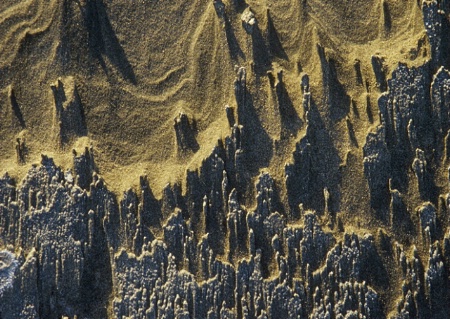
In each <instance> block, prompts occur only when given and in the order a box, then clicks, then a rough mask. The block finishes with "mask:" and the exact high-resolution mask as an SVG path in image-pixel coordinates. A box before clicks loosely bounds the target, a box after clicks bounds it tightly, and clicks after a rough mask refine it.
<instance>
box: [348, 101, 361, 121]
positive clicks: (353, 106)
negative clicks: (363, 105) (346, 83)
mask: <svg viewBox="0 0 450 319" xmlns="http://www.w3.org/2000/svg"><path fill="white" fill-rule="evenodd" d="M350 103H351V105H352V111H353V114H355V116H356V117H357V118H359V111H358V105H357V104H356V101H355V100H353V99H351V101H350Z"/></svg>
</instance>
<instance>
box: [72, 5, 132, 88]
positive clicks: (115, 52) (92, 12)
mask: <svg viewBox="0 0 450 319" xmlns="http://www.w3.org/2000/svg"><path fill="white" fill-rule="evenodd" d="M80 9H81V13H82V15H83V19H84V25H85V27H86V29H87V31H88V45H89V49H90V50H91V52H92V54H93V55H94V56H95V58H96V59H97V60H98V61H99V63H100V65H101V66H102V68H103V70H104V71H105V73H108V68H107V66H106V63H105V60H104V58H103V56H106V57H107V58H108V60H109V61H110V62H111V64H113V65H114V67H115V68H116V69H117V70H118V71H119V72H120V74H121V75H122V77H124V78H125V79H126V80H128V81H130V82H131V83H133V84H136V76H135V74H134V71H133V68H132V66H131V64H130V62H129V61H128V58H127V56H126V54H125V51H124V49H123V48H122V46H121V45H120V43H119V40H118V39H117V36H116V34H115V32H114V30H113V27H112V25H111V22H110V20H109V18H108V13H107V11H106V7H105V4H104V3H103V1H102V0H88V1H87V2H86V4H84V5H80Z"/></svg>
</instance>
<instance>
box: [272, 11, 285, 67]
mask: <svg viewBox="0 0 450 319" xmlns="http://www.w3.org/2000/svg"><path fill="white" fill-rule="evenodd" d="M267 38H268V39H267V40H268V42H269V50H270V53H271V54H272V55H273V56H276V57H278V58H280V59H284V60H289V57H288V55H287V54H286V51H284V49H283V45H282V44H281V41H280V37H279V36H278V32H277V30H276V29H275V25H274V24H273V20H272V17H271V16H270V12H269V10H267Z"/></svg>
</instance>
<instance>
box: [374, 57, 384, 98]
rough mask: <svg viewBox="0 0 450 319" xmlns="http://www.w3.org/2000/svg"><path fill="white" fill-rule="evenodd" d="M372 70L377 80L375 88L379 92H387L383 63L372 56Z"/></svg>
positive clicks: (380, 59)
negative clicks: (376, 87)
mask: <svg viewBox="0 0 450 319" xmlns="http://www.w3.org/2000/svg"><path fill="white" fill-rule="evenodd" d="M372 68H373V72H374V73H375V79H376V80H377V86H378V88H379V89H380V91H381V92H385V91H387V81H386V72H385V69H384V61H383V59H382V58H381V57H379V56H377V55H373V56H372Z"/></svg>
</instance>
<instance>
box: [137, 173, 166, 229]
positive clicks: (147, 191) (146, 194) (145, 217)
mask: <svg viewBox="0 0 450 319" xmlns="http://www.w3.org/2000/svg"><path fill="white" fill-rule="evenodd" d="M139 180H140V187H141V204H142V212H141V213H142V216H141V218H142V221H143V223H144V225H145V226H146V227H157V228H161V222H162V219H163V217H162V213H161V204H160V202H159V201H158V200H157V199H156V197H155V195H153V192H152V189H151V188H150V184H149V183H148V179H147V176H141V177H140V179H139Z"/></svg>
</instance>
